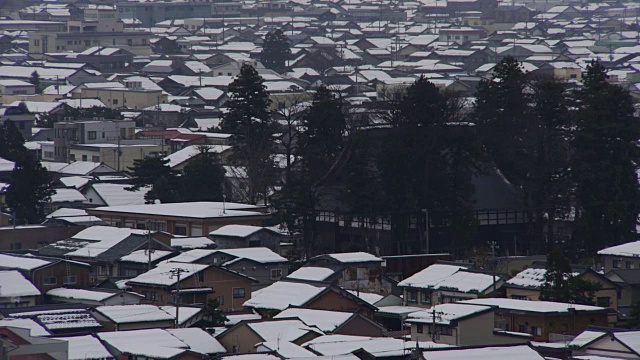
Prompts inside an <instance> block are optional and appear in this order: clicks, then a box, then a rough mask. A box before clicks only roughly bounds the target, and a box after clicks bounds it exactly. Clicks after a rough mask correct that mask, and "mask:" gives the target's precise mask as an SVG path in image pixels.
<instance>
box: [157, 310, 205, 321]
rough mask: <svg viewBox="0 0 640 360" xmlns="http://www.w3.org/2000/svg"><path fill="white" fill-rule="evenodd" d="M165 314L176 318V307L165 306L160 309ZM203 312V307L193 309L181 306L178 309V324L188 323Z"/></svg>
mask: <svg viewBox="0 0 640 360" xmlns="http://www.w3.org/2000/svg"><path fill="white" fill-rule="evenodd" d="M160 308H161V309H162V310H164V312H166V313H167V314H169V315H172V316H174V317H175V316H176V307H175V306H171V305H165V306H161V307H160ZM202 311H203V308H201V307H192V306H180V309H178V324H179V325H181V324H183V323H185V322H186V321H189V320H190V319H191V318H192V317H194V316H196V315H198V314H199V313H201V312H202Z"/></svg>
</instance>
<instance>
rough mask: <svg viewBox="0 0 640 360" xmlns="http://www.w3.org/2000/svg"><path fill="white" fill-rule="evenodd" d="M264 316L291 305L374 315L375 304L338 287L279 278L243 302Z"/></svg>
mask: <svg viewBox="0 0 640 360" xmlns="http://www.w3.org/2000/svg"><path fill="white" fill-rule="evenodd" d="M243 306H244V307H246V308H250V309H253V310H255V311H256V312H258V313H259V314H260V315H263V316H273V315H275V314H277V313H279V312H281V311H282V310H285V309H286V308H288V307H290V306H298V307H304V308H309V309H324V310H338V311H350V312H358V313H360V314H362V315H364V316H366V317H368V318H370V319H371V318H373V313H374V312H375V309H376V308H375V306H373V305H371V304H369V303H367V302H366V301H364V300H362V299H360V298H359V297H357V296H355V295H353V294H352V293H350V292H348V291H346V290H344V289H342V288H339V287H337V286H327V285H311V284H305V283H298V282H290V281H278V282H276V283H273V284H272V285H269V286H267V287H265V288H263V289H260V290H257V291H255V292H254V293H253V295H252V296H251V299H249V300H247V301H245V302H244V304H243Z"/></svg>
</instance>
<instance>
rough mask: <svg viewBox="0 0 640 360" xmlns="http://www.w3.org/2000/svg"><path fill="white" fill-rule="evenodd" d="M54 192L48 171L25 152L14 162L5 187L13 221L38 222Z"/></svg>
mask: <svg viewBox="0 0 640 360" xmlns="http://www.w3.org/2000/svg"><path fill="white" fill-rule="evenodd" d="M55 193H56V191H55V190H53V188H52V186H51V176H50V175H49V171H47V169H45V168H44V167H43V166H42V165H41V164H40V162H39V161H38V160H37V159H36V158H35V157H33V156H32V155H31V154H26V155H25V156H24V157H22V158H21V159H20V160H18V161H17V162H16V165H15V168H14V170H13V172H12V173H11V184H10V185H9V188H8V189H7V195H6V202H7V205H9V207H10V208H11V210H12V211H13V213H14V214H15V218H14V222H18V223H20V222H26V223H29V224H36V223H40V222H41V221H42V220H44V217H45V215H46V214H45V213H44V211H43V206H44V204H46V203H47V202H48V201H49V200H50V199H51V196H52V195H54V194H55Z"/></svg>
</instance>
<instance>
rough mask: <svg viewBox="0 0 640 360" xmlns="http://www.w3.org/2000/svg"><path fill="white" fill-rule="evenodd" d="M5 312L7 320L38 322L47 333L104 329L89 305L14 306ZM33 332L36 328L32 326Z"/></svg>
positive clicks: (88, 331) (64, 333)
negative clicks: (92, 313) (88, 307)
mask: <svg viewBox="0 0 640 360" xmlns="http://www.w3.org/2000/svg"><path fill="white" fill-rule="evenodd" d="M3 313H4V314H3V315H5V316H6V317H5V320H9V319H14V321H19V322H22V323H25V324H28V323H27V322H33V323H34V324H37V326H38V328H39V329H42V330H44V331H45V332H46V333H47V335H56V336H71V335H86V334H89V333H92V332H95V331H99V330H102V325H101V324H100V323H99V322H98V320H96V318H95V317H93V315H91V313H90V312H89V311H88V310H87V307H86V306H83V305H78V304H64V305H62V306H57V305H42V306H36V307H23V308H13V309H9V310H6V309H5V310H3ZM0 326H1V325H0ZM16 326H20V325H16ZM29 327H31V326H29ZM36 331H38V332H40V331H41V330H36ZM33 332H34V328H32V333H33Z"/></svg>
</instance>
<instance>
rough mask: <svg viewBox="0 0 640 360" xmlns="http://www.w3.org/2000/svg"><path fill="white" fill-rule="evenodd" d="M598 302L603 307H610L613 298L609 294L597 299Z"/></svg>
mask: <svg viewBox="0 0 640 360" xmlns="http://www.w3.org/2000/svg"><path fill="white" fill-rule="evenodd" d="M596 304H597V305H598V306H601V307H609V306H610V305H611V298H610V297H609V296H603V297H599V298H598V299H597V300H596Z"/></svg>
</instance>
